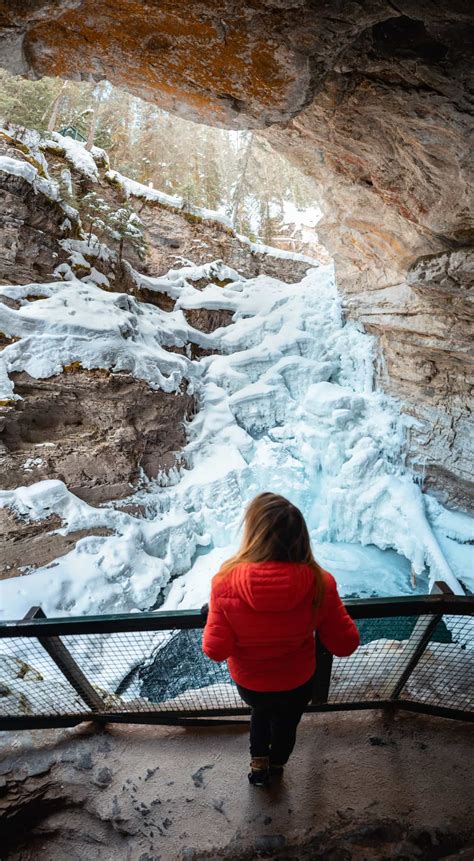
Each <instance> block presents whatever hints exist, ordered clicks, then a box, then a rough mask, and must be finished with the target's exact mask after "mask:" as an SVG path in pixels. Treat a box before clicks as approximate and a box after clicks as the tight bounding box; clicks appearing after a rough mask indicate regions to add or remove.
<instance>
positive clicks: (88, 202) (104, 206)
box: [79, 191, 113, 246]
mask: <svg viewBox="0 0 474 861" xmlns="http://www.w3.org/2000/svg"><path fill="white" fill-rule="evenodd" d="M79 213H80V216H81V220H82V221H83V222H85V223H86V224H87V225H88V228H87V229H88V237H87V244H88V245H89V246H90V244H91V239H92V231H93V230H94V229H95V230H99V231H100V232H102V233H104V234H106V235H110V232H111V228H112V217H113V210H112V209H111V207H110V206H109V204H108V203H107V201H106V200H104V198H103V197H100V195H99V194H97V192H96V191H90V192H89V193H88V194H85V195H84V197H82V198H81V200H80V201H79Z"/></svg>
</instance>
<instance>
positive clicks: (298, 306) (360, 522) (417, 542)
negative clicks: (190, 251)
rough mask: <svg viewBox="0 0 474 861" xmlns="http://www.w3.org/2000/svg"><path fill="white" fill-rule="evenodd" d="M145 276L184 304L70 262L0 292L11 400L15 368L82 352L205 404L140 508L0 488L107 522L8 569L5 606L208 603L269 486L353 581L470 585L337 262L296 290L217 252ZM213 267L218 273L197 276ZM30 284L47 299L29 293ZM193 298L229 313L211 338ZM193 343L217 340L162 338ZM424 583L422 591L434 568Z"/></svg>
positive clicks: (357, 586)
mask: <svg viewBox="0 0 474 861" xmlns="http://www.w3.org/2000/svg"><path fill="white" fill-rule="evenodd" d="M71 251H72V252H76V253H79V252H80V248H74V249H73V248H71ZM135 277H136V279H137V284H138V285H140V284H143V285H144V286H146V287H147V289H148V290H154V291H157V292H163V293H167V294H168V295H170V296H172V297H173V298H174V299H176V305H175V310H173V311H170V312H165V311H161V310H160V309H159V308H156V307H154V306H152V305H148V304H145V303H141V302H138V301H137V300H136V299H134V298H133V297H131V296H129V295H126V294H120V293H111V292H110V291H104V290H102V289H101V288H100V287H99V286H97V284H96V283H94V282H93V281H92V282H89V283H84V282H83V281H78V280H77V279H75V277H74V275H73V273H72V272H71V276H70V280H67V281H58V282H54V283H51V284H49V285H45V284H41V285H26V286H21V287H10V286H8V287H6V286H5V287H0V292H1V293H3V294H4V295H8V296H11V297H14V298H15V299H17V300H18V301H19V303H20V307H19V308H18V310H13V309H11V308H8V307H7V306H5V305H1V304H0V329H1V330H2V331H4V332H6V334H8V335H10V336H17V337H18V336H19V337H20V340H18V341H16V342H14V343H12V344H10V345H9V346H7V347H6V348H5V349H4V350H3V351H2V353H1V354H0V361H1V365H0V379H1V380H2V386H3V390H2V393H1V394H0V398H2V397H3V398H5V397H7V398H8V397H9V398H12V397H14V395H12V390H11V385H10V380H9V373H10V372H11V371H13V370H27V371H28V372H29V373H30V374H32V375H33V376H37V377H38V376H49V375H51V374H54V373H58V372H59V371H60V370H61V366H62V365H63V364H68V363H70V362H72V361H79V362H81V364H82V365H83V367H86V368H93V367H105V368H109V369H110V370H111V371H112V372H113V371H117V370H127V371H128V372H130V373H132V374H134V375H135V376H137V377H139V378H141V379H144V380H146V381H147V382H148V383H149V384H150V385H151V386H153V387H157V388H158V387H162V388H164V389H166V390H167V391H176V392H177V396H179V390H180V388H181V389H182V387H191V388H192V391H194V392H195V393H196V395H197V396H198V398H199V403H200V409H199V411H198V413H197V415H196V416H195V417H194V419H193V420H192V421H191V422H190V423H189V427H188V444H187V446H186V448H185V450H184V452H183V456H182V461H181V463H180V465H179V466H178V467H177V468H176V469H175V470H174V471H173V472H172V473H171V474H169V475H167V476H159V477H158V479H156V480H153V481H148V482H146V481H145V482H144V484H143V486H142V488H141V489H139V490H137V491H136V492H135V493H134V494H133V496H132V497H131V499H133V501H134V502H136V503H140V504H141V505H142V506H143V507H144V509H145V511H146V515H145V516H144V517H135V516H132V515H131V514H129V513H126V512H125V511H122V510H121V503H111V504H108V505H106V506H102V507H100V508H94V507H92V506H90V505H88V504H87V503H85V502H83V501H81V500H80V499H78V498H77V497H75V496H74V495H73V494H71V493H70V492H69V491H68V490H67V488H66V487H65V485H64V484H63V483H62V482H60V481H57V480H51V481H42V482H38V483H37V484H33V485H31V486H29V487H20V488H17V489H16V490H12V491H3V492H1V493H0V505H8V506H12V507H13V508H14V509H15V510H16V511H17V513H18V514H19V515H20V516H25V517H29V518H31V519H33V520H34V519H41V518H44V517H47V516H48V515H50V514H52V513H57V514H58V515H59V516H60V517H61V518H62V521H63V527H62V529H63V530H64V531H65V532H68V531H73V530H75V529H92V528H93V527H98V526H101V527H106V528H108V529H109V530H112V532H113V533H114V534H112V535H108V536H94V537H92V536H91V537H86V538H83V539H82V540H80V541H78V543H77V544H76V547H75V549H74V550H73V551H71V552H70V553H68V554H67V555H65V556H63V557H61V558H59V559H57V560H56V561H55V562H54V564H53V565H52V566H49V567H46V568H40V569H38V570H36V571H35V572H33V573H26V574H25V576H23V577H21V578H11V579H10V580H6V581H4V582H2V583H1V600H0V614H1V617H2V618H19V617H21V616H22V615H23V614H24V613H25V612H26V611H27V610H28V609H29V607H30V606H31V605H32V604H35V603H40V604H41V605H42V606H43V609H44V610H45V612H46V613H47V615H49V616H53V615H64V614H91V613H101V612H105V611H107V612H119V611H131V610H134V609H139V610H140V609H147V608H152V607H157V606H164V607H166V608H169V609H176V608H184V607H196V606H199V605H200V604H201V603H202V602H204V601H205V600H206V599H207V596H208V592H209V584H210V579H211V577H212V575H213V574H214V573H215V571H216V570H217V568H218V566H219V564H220V562H221V561H222V559H224V558H225V557H226V556H228V555H229V554H230V552H231V550H232V548H233V547H234V546H235V544H236V541H237V536H238V530H239V523H240V519H241V516H242V510H243V507H244V504H245V502H246V501H247V500H249V499H250V498H251V497H252V496H253V495H255V494H256V493H258V492H260V491H262V490H268V489H270V490H273V491H275V492H279V493H283V494H284V495H286V496H288V497H289V498H290V499H292V501H294V502H295V503H296V504H298V505H299V506H300V507H301V508H302V510H303V511H304V514H305V515H306V517H307V520H308V524H309V527H310V532H311V536H312V540H313V543H314V547H315V551H316V555H317V556H318V557H319V558H320V560H321V562H322V563H323V564H325V565H326V567H328V568H330V569H332V570H333V571H335V573H336V574H337V575H338V579H339V582H340V586H341V591H342V592H343V594H350V593H354V592H356V593H358V594H362V595H364V594H365V595H367V594H399V593H403V592H405V593H408V592H410V590H411V585H410V577H409V572H410V564H411V566H412V570H413V571H414V572H417V573H418V574H419V575H422V572H424V571H425V570H426V568H427V566H428V567H429V575H430V577H431V579H436V578H440V577H441V578H442V579H444V580H446V581H447V582H448V583H449V584H450V586H451V587H452V588H453V589H454V591H456V592H459V591H462V590H461V587H460V584H459V582H458V579H457V575H458V576H462V577H463V579H465V577H466V572H468V571H469V559H470V558H472V545H469V544H468V543H467V542H468V541H469V540H470V538H472V536H473V529H472V520H471V519H470V518H468V517H466V516H464V515H456V514H453V513H449V512H446V511H445V510H444V509H442V508H441V506H439V504H438V503H436V502H435V500H432V499H431V500H427V499H426V497H425V496H424V495H423V494H422V493H421V490H420V488H419V487H418V485H417V484H416V483H415V482H414V480H413V478H412V476H411V475H410V474H409V473H408V472H406V470H405V469H404V466H403V438H404V419H403V418H402V417H401V416H400V413H399V409H398V405H397V404H396V403H395V402H393V401H392V400H391V399H389V398H388V397H386V396H384V395H383V394H382V393H380V392H376V391H374V390H373V387H372V371H373V349H374V344H373V340H372V338H371V337H370V336H368V335H366V334H363V333H362V332H360V331H358V330H357V328H356V327H355V326H354V325H353V324H351V323H344V321H343V319H342V316H341V310H340V306H339V300H338V295H337V290H336V286H335V281H334V272H333V269H332V267H330V266H326V267H319V268H313V269H312V270H310V271H309V272H308V274H307V276H306V277H305V278H304V279H303V280H302V281H301V283H300V284H296V285H295V284H291V285H288V284H285V283H283V282H281V281H278V280H276V279H272V278H269V277H266V276H260V277H258V278H253V279H245V278H243V277H241V276H239V275H238V273H236V272H235V271H234V270H232V269H229V267H225V266H224V264H222V263H220V262H215V263H213V264H207V265H206V266H205V267H192V266H190V265H188V266H184V267H182V268H181V269H175V270H171V271H170V272H169V273H168V274H167V275H166V276H164V277H162V278H149V277H145V276H143V275H142V276H139V275H138V274H136V275H135ZM204 277H205V278H207V279H208V280H209V282H210V283H209V284H208V286H206V287H205V288H204V289H202V290H198V289H196V288H195V287H194V286H193V281H197V280H199V281H200V282H201V283H202V279H203V278H204ZM213 278H216V279H218V280H219V281H220V282H221V283H222V281H223V280H225V281H227V280H228V281H229V282H230V283H228V284H227V285H226V286H225V287H219V286H217V284H214V283H212V279H213ZM35 290H37V292H41V294H42V295H43V296H46V298H44V299H39V300H37V301H35V302H34V303H30V302H28V300H27V298H26V297H27V296H31V295H34V292H35ZM192 308H212V309H214V308H219V309H226V310H228V311H231V312H232V314H233V319H232V322H231V323H230V324H229V325H228V326H226V327H223V328H221V329H218V330H216V331H215V332H213V333H211V334H205V333H202V332H198V331H197V330H196V329H193V328H192V327H191V326H190V325H189V324H188V323H187V321H186V318H185V316H184V313H183V311H184V310H186V309H192ZM189 341H194V342H195V343H197V344H199V345H200V346H202V347H205V348H206V349H207V350H212V351H215V352H213V354H212V355H207V356H204V357H203V358H201V359H200V360H194V361H191V360H190V359H188V358H187V357H186V356H183V355H180V354H177V353H175V352H171V351H169V350H167V347H170V346H173V345H184V344H186V343H188V342H189ZM128 502H130V499H129V500H128ZM427 503H428V504H427ZM382 551H385V552H382ZM395 551H397V552H398V553H399V554H401V555H402V557H405V559H403V558H401V557H400V556H397V555H396V552H395ZM469 554H471V557H470V556H469ZM447 557H448V558H449V563H448V561H447ZM406 560H408V562H406ZM409 563H410V564H409ZM420 584H421V585H420ZM418 588H421V589H422V590H423V589H426V588H427V578H426V574H425V579H424V580H423V578H421V579H420V580H419V581H418ZM163 601H164V604H163Z"/></svg>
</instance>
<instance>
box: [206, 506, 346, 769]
mask: <svg viewBox="0 0 474 861" xmlns="http://www.w3.org/2000/svg"><path fill="white" fill-rule="evenodd" d="M315 630H317V632H318V636H319V637H320V639H321V641H322V642H323V644H324V645H325V646H326V648H327V649H329V651H330V652H332V653H333V654H334V655H337V656H338V657H345V656H347V655H351V654H352V652H354V651H355V649H356V648H357V646H358V645H359V632H358V630H357V628H356V626H355V624H354V622H353V621H352V619H351V617H350V616H349V614H348V613H347V611H346V610H345V608H344V605H343V603H342V601H341V599H340V597H339V595H338V592H337V588H336V581H335V580H334V577H333V576H332V575H331V574H329V573H328V572H327V571H324V570H323V569H322V568H321V567H320V566H319V565H318V563H317V562H316V560H315V559H314V557H313V554H312V551H311V544H310V539H309V534H308V528H307V526H306V523H305V520H304V517H303V515H302V514H301V511H300V510H299V509H298V508H296V506H294V505H292V504H291V502H289V501H288V500H287V499H285V498H284V497H283V496H277V495H276V494H274V493H261V494H260V495H259V496H256V497H255V499H254V500H253V501H252V502H251V503H250V505H249V507H248V508H247V511H246V514H245V520H244V535H243V541H242V544H241V547H240V549H239V550H238V552H237V554H236V555H235V556H233V557H232V558H231V559H229V560H228V561H227V562H225V563H224V565H223V566H222V568H221V570H220V571H219V573H218V574H216V576H215V577H214V578H213V581H212V589H211V598H210V604H209V614H208V618H207V622H206V627H205V629H204V637H203V651H204V652H205V654H206V655H207V656H208V657H209V658H211V659H212V660H213V661H225V660H227V663H228V667H229V672H230V675H231V676H232V678H233V679H234V681H235V682H236V684H237V688H238V691H239V693H240V696H241V697H242V699H243V700H244V701H245V702H246V703H247V704H248V705H250V706H251V707H252V717H251V723H250V755H251V763H250V769H251V770H250V774H249V780H250V782H251V783H253V784H256V785H259V786H262V785H263V786H264V785H266V784H267V783H268V780H269V777H270V774H271V773H273V774H281V773H282V772H283V766H284V765H285V763H286V762H287V761H288V758H289V756H290V754H291V752H292V750H293V747H294V745H295V740H296V728H297V726H298V724H299V722H300V720H301V716H302V714H303V711H304V709H305V707H306V705H307V704H308V702H309V700H310V699H311V690H312V678H313V675H314V671H315V666H316V659H315V642H314V632H315Z"/></svg>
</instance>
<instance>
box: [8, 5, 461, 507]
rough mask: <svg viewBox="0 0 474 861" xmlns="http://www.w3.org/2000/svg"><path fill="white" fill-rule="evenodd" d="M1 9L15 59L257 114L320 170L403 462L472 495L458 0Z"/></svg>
mask: <svg viewBox="0 0 474 861" xmlns="http://www.w3.org/2000/svg"><path fill="white" fill-rule="evenodd" d="M0 24H1V25H2V27H3V29H2V36H1V38H2V42H1V43H0V56H1V62H2V63H3V64H4V65H5V66H6V67H7V68H9V69H10V70H11V71H13V72H15V73H17V74H29V75H33V76H34V75H45V74H52V75H61V76H64V77H70V78H77V77H80V78H86V79H94V80H100V79H101V78H104V77H107V78H108V79H110V80H111V81H112V82H113V83H114V84H116V85H118V86H122V87H125V88H127V89H129V90H130V91H131V92H134V93H136V94H138V95H140V96H141V97H142V98H146V99H150V100H154V101H155V102H157V103H158V104H160V105H161V106H163V107H165V108H167V109H170V110H173V111H176V112H179V113H181V114H183V115H184V116H186V117H188V118H199V119H200V120H202V121H205V122H210V123H214V124H221V125H225V126H228V127H234V128H256V129H260V130H262V131H263V133H264V134H265V135H267V136H268V137H269V139H270V140H271V141H272V143H273V144H274V145H275V146H277V147H278V148H279V149H280V150H281V151H283V152H285V153H286V154H287V155H288V157H289V158H291V159H293V160H294V161H295V162H297V163H298V164H300V165H301V166H302V167H303V168H304V170H305V171H306V172H307V173H308V174H311V175H312V176H313V177H314V178H315V179H316V180H317V181H318V183H319V184H320V188H321V195H322V203H323V209H324V218H323V221H322V223H321V225H320V237H321V239H322V241H323V242H324V243H325V244H326V246H327V248H328V249H329V250H330V252H331V253H332V254H334V256H335V260H336V265H337V270H338V277H339V284H340V286H341V289H342V290H343V292H344V294H345V309H346V313H347V314H348V315H349V316H351V317H353V318H355V319H358V320H360V321H361V323H362V324H363V325H364V326H365V327H366V328H367V329H368V331H370V332H374V333H376V334H377V335H378V336H379V339H380V346H381V355H380V362H379V385H381V386H383V387H384V388H385V389H386V390H388V391H389V392H391V393H393V394H395V395H397V396H399V397H400V398H401V399H402V401H403V402H404V409H405V411H406V412H407V413H408V414H409V415H411V416H412V419H413V421H412V427H411V430H410V434H409V453H408V456H409V459H410V462H411V464H412V465H413V467H414V468H415V469H417V470H418V471H419V472H420V475H421V476H422V477H423V480H424V482H425V486H426V487H427V488H430V489H432V490H433V491H435V492H436V493H437V494H438V496H439V497H440V498H441V499H442V501H444V502H446V503H448V504H450V505H454V506H459V507H461V508H464V509H469V508H471V507H472V505H473V504H474V485H473V483H472V474H473V464H474V460H473V452H472V443H471V442H470V439H472V425H471V424H470V416H471V412H470V406H471V405H472V386H473V373H472V361H473V360H472V352H470V342H471V343H472V331H473V328H472V322H473V320H472V317H473V314H472V299H470V290H471V289H472V256H471V250H470V249H471V247H472V238H473V198H472V195H471V196H470V195H469V189H470V186H472V158H471V157H470V151H469V132H470V131H472V111H473V105H472V55H471V45H472V44H473V41H474V39H473V36H474V13H473V11H472V4H471V3H470V2H467V0H453V2H451V3H449V4H446V3H441V2H437V0H436V2H432V0H430V2H428V0H399V2H397V3H393V2H388V0H387V2H386V0H370V2H367V3H356V2H349V0H344V2H342V0H341V2H336V3H334V2H317V3H314V2H310V0H290V2H284V3H282V2H279V0H264V1H263V2H262V0H253V2H247V3H245V4H234V3H230V2H228V0H227V2H226V0H224V2H219V3H217V2H216V0H203V2H198V3H191V2H189V0H185V2H183V3H179V4H177V3H176V2H171V0H164V2H162V3H160V4H159V6H158V5H157V4H154V3H149V2H145V0H142V2H131V0H116V2H114V3H111V2H105V3H101V4H96V3H95V2H93V0H65V2H60V3H57V2H54V3H53V2H51V0H21V2H18V3H16V4H14V8H12V4H10V3H5V2H0Z"/></svg>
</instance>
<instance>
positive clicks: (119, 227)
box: [106, 203, 146, 263]
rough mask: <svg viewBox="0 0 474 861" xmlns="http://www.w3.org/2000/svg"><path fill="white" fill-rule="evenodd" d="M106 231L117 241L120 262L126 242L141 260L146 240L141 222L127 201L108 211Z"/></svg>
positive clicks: (144, 251) (144, 253) (144, 252)
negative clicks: (118, 207)
mask: <svg viewBox="0 0 474 861" xmlns="http://www.w3.org/2000/svg"><path fill="white" fill-rule="evenodd" d="M106 229H107V233H108V234H109V236H110V237H111V238H112V239H115V240H117V241H118V243H119V261H120V263H122V259H123V247H124V243H125V242H127V243H128V244H129V245H131V246H132V248H133V249H134V250H135V251H136V253H137V254H138V256H139V257H140V259H141V260H143V258H144V257H145V255H146V242H145V237H144V235H143V230H144V227H143V224H142V222H141V221H140V219H139V217H138V215H137V213H136V212H135V210H134V209H132V207H131V206H130V204H128V203H124V204H122V206H121V207H120V209H116V210H114V211H112V212H111V213H110V216H109V218H108V220H107V226H106Z"/></svg>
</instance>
